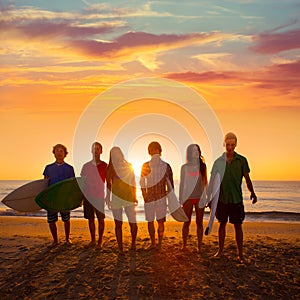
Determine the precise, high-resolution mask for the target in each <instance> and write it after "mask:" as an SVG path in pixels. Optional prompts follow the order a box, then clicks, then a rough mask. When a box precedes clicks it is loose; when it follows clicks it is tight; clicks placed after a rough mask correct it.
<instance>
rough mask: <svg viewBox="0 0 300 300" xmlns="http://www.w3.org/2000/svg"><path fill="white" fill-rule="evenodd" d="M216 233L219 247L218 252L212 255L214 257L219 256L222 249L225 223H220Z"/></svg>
mask: <svg viewBox="0 0 300 300" xmlns="http://www.w3.org/2000/svg"><path fill="white" fill-rule="evenodd" d="M218 235H219V249H218V252H217V253H216V254H215V255H214V256H215V257H220V256H221V254H222V252H223V249H224V242H225V236H226V223H220V225H219V232H218Z"/></svg>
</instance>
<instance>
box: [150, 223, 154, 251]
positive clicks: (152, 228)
mask: <svg viewBox="0 0 300 300" xmlns="http://www.w3.org/2000/svg"><path fill="white" fill-rule="evenodd" d="M148 232H149V235H150V240H151V245H150V247H149V249H153V248H155V227H154V221H150V222H148Z"/></svg>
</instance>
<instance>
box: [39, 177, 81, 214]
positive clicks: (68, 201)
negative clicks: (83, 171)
mask: <svg viewBox="0 0 300 300" xmlns="http://www.w3.org/2000/svg"><path fill="white" fill-rule="evenodd" d="M83 185H84V179H83V178H82V177H74V178H68V179H66V180H62V181H60V182H57V183H55V184H53V185H51V186H49V187H48V188H47V189H45V190H44V191H42V192H41V193H39V194H38V195H37V196H36V198H35V201H36V203H37V204H38V205H39V206H40V207H42V208H44V209H46V210H49V211H69V210H72V209H75V208H77V207H79V206H80V205H81V203H82V200H83V193H82V191H81V188H83Z"/></svg>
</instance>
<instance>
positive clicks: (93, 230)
mask: <svg viewBox="0 0 300 300" xmlns="http://www.w3.org/2000/svg"><path fill="white" fill-rule="evenodd" d="M89 230H90V235H91V242H90V245H91V246H94V245H96V227H95V220H94V218H91V219H89Z"/></svg>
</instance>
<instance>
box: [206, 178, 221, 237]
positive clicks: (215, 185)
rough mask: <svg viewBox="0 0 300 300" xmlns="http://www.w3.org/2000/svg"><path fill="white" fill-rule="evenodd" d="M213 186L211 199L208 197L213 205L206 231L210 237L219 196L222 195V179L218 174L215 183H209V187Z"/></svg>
mask: <svg viewBox="0 0 300 300" xmlns="http://www.w3.org/2000/svg"><path fill="white" fill-rule="evenodd" d="M211 184H212V192H211V195H210V197H208V198H210V199H212V200H211V205H210V214H209V220H208V224H207V227H206V229H205V235H209V234H210V233H211V230H212V227H213V223H214V219H215V215H216V210H217V206H218V201H219V195H220V185H221V177H220V174H219V173H217V174H216V175H215V177H214V181H213V182H209V186H210V185H211Z"/></svg>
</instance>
